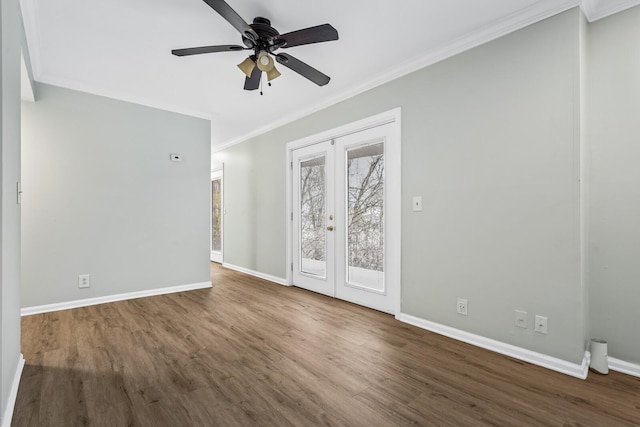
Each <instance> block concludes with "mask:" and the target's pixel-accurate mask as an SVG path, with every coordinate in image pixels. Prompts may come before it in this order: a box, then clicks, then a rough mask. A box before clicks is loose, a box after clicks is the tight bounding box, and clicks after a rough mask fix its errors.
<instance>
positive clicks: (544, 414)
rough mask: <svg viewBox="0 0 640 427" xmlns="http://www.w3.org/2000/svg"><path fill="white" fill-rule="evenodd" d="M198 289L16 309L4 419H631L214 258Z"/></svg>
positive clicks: (633, 384) (541, 373) (617, 402)
mask: <svg viewBox="0 0 640 427" xmlns="http://www.w3.org/2000/svg"><path fill="white" fill-rule="evenodd" d="M211 275H212V281H213V283H214V285H213V288H212V289H206V290H198V291H191V292H184V293H179V294H172V295H166V296H158V297H150V298H144V299H137V300H130V301H123V302H117V303H112V304H103V305H98V306H93V307H86V308H80V309H74V310H67V311H60V312H55V313H47V314H41V315H34V316H28V317H24V318H23V319H22V351H23V354H24V356H25V359H26V366H25V368H24V373H23V376H22V380H21V382H20V389H19V391H18V398H17V402H16V408H15V412H14V418H13V423H12V426H65V427H66V426H83V425H91V426H317V425H331V426H408V425H424V426H449V425H450V426H476V425H492V426H495V425H498V426H528V425H531V426H638V425H640V379H638V378H634V377H631V376H627V375H622V374H619V373H616V372H611V373H610V374H609V375H606V376H603V375H597V374H591V375H590V376H589V379H588V380H587V381H582V380H578V379H574V378H571V377H568V376H565V375H562V374H559V373H555V372H552V371H549V370H546V369H543V368H539V367H537V366H532V365H529V364H527V363H523V362H520V361H517V360H513V359H510V358H508V357H505V356H501V355H498V354H495V353H492V352H489V351H486V350H482V349H479V348H476V347H473V346H470V345H467V344H464V343H460V342H457V341H454V340H451V339H448V338H445V337H442V336H439V335H437V334H433V333H430V332H427V331H424V330H421V329H418V328H416V327H413V326H410V325H406V324H403V323H401V322H398V321H396V320H395V319H394V318H393V317H392V316H389V315H386V314H382V313H379V312H376V311H373V310H369V309H366V308H363V307H359V306H356V305H352V304H349V303H346V302H342V301H338V300H334V299H331V298H328V297H324V296H321V295H317V294H314V293H311V292H307V291H304V290H301V289H297V288H287V287H283V286H280V285H275V284H272V283H269V282H266V281H262V280H260V279H256V278H252V277H249V276H246V275H243V274H240V273H237V272H233V271H231V270H227V269H224V268H221V267H219V266H218V265H216V264H212V270H211Z"/></svg>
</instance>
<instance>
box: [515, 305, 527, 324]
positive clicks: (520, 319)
mask: <svg viewBox="0 0 640 427" xmlns="http://www.w3.org/2000/svg"><path fill="white" fill-rule="evenodd" d="M516 326H517V327H518V328H523V329H527V312H526V311H523V310H516Z"/></svg>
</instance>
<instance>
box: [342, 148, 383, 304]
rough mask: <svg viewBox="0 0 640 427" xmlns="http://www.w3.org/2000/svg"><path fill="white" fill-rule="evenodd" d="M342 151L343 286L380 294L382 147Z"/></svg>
mask: <svg viewBox="0 0 640 427" xmlns="http://www.w3.org/2000/svg"><path fill="white" fill-rule="evenodd" d="M346 151H347V152H346V157H347V159H346V160H347V164H346V168H347V171H346V172H347V179H346V184H347V206H346V208H347V212H346V217H347V218H346V219H347V242H346V244H347V251H346V252H347V262H348V268H347V284H349V285H354V286H358V287H364V288H367V289H370V290H373V291H378V292H384V290H385V288H384V144H383V143H382V142H380V143H377V144H371V145H365V146H360V147H356V148H352V149H347V150H346Z"/></svg>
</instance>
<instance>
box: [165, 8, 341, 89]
mask: <svg viewBox="0 0 640 427" xmlns="http://www.w3.org/2000/svg"><path fill="white" fill-rule="evenodd" d="M204 2H205V3H207V4H208V5H209V6H211V8H212V9H213V10H215V11H216V12H218V13H219V14H220V16H222V17H223V18H224V19H226V20H227V22H229V23H230V24H231V25H233V27H234V28H235V29H236V30H238V31H239V32H240V34H241V35H242V42H243V44H244V46H240V45H219V46H202V47H191V48H186V49H174V50H172V51H171V53H172V54H174V55H176V56H188V55H199V54H203V53H214V52H235V51H240V50H252V51H253V54H252V55H250V56H249V57H248V58H247V59H245V60H244V61H243V62H242V63H240V64H239V65H238V67H239V68H240V69H241V70H242V72H243V73H245V74H246V76H247V77H246V79H245V83H244V89H245V90H256V89H258V87H259V86H260V81H261V78H262V72H263V71H264V72H265V73H266V75H267V80H268V81H269V82H270V81H271V80H273V79H275V78H277V77H279V76H280V72H279V71H278V70H277V69H276V67H275V64H274V61H273V58H274V57H275V59H276V61H277V62H278V63H280V64H282V65H284V66H285V67H287V68H289V69H291V70H293V71H295V72H296V73H298V74H300V75H301V76H303V77H306V78H307V79H309V80H311V81H312V82H313V83H315V84H317V85H318V86H324V85H326V84H327V83H329V80H330V77H329V76H327V75H325V74H323V73H321V72H320V71H318V70H316V69H315V68H313V67H311V66H310V65H308V64H305V63H304V62H302V61H300V60H299V59H296V58H295V57H293V56H291V55H289V54H285V53H274V52H275V51H276V50H278V49H281V48H282V49H287V48H290V47H294V46H300V45H305V44H312V43H320V42H326V41H331V40H338V31H336V29H335V28H333V27H332V26H331V25H329V24H323V25H318V26H315V27H309V28H304V29H302V30H297V31H292V32H290V33H286V34H280V33H278V31H277V30H276V29H275V28H273V27H272V26H271V21H269V20H268V19H267V18H263V17H260V16H259V17H257V18H255V19H254V20H253V23H252V24H247V23H246V22H245V20H244V19H242V17H240V15H238V14H237V13H236V11H235V10H233V9H232V8H231V6H229V5H228V4H227V3H226V2H225V1H224V0H204ZM269 84H271V83H269Z"/></svg>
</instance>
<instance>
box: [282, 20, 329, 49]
mask: <svg viewBox="0 0 640 427" xmlns="http://www.w3.org/2000/svg"><path fill="white" fill-rule="evenodd" d="M278 40H284V41H285V42H286V44H285V45H283V46H282V47H283V48H285V49H286V48H288V47H293V46H300V45H303V44H311V43H320V42H328V41H331V40H338V31H337V30H336V29H335V28H333V27H332V26H331V25H329V24H323V25H318V26H315V27H309V28H305V29H302V30H298V31H292V32H290V33H286V34H280V35H279V36H278Z"/></svg>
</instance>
